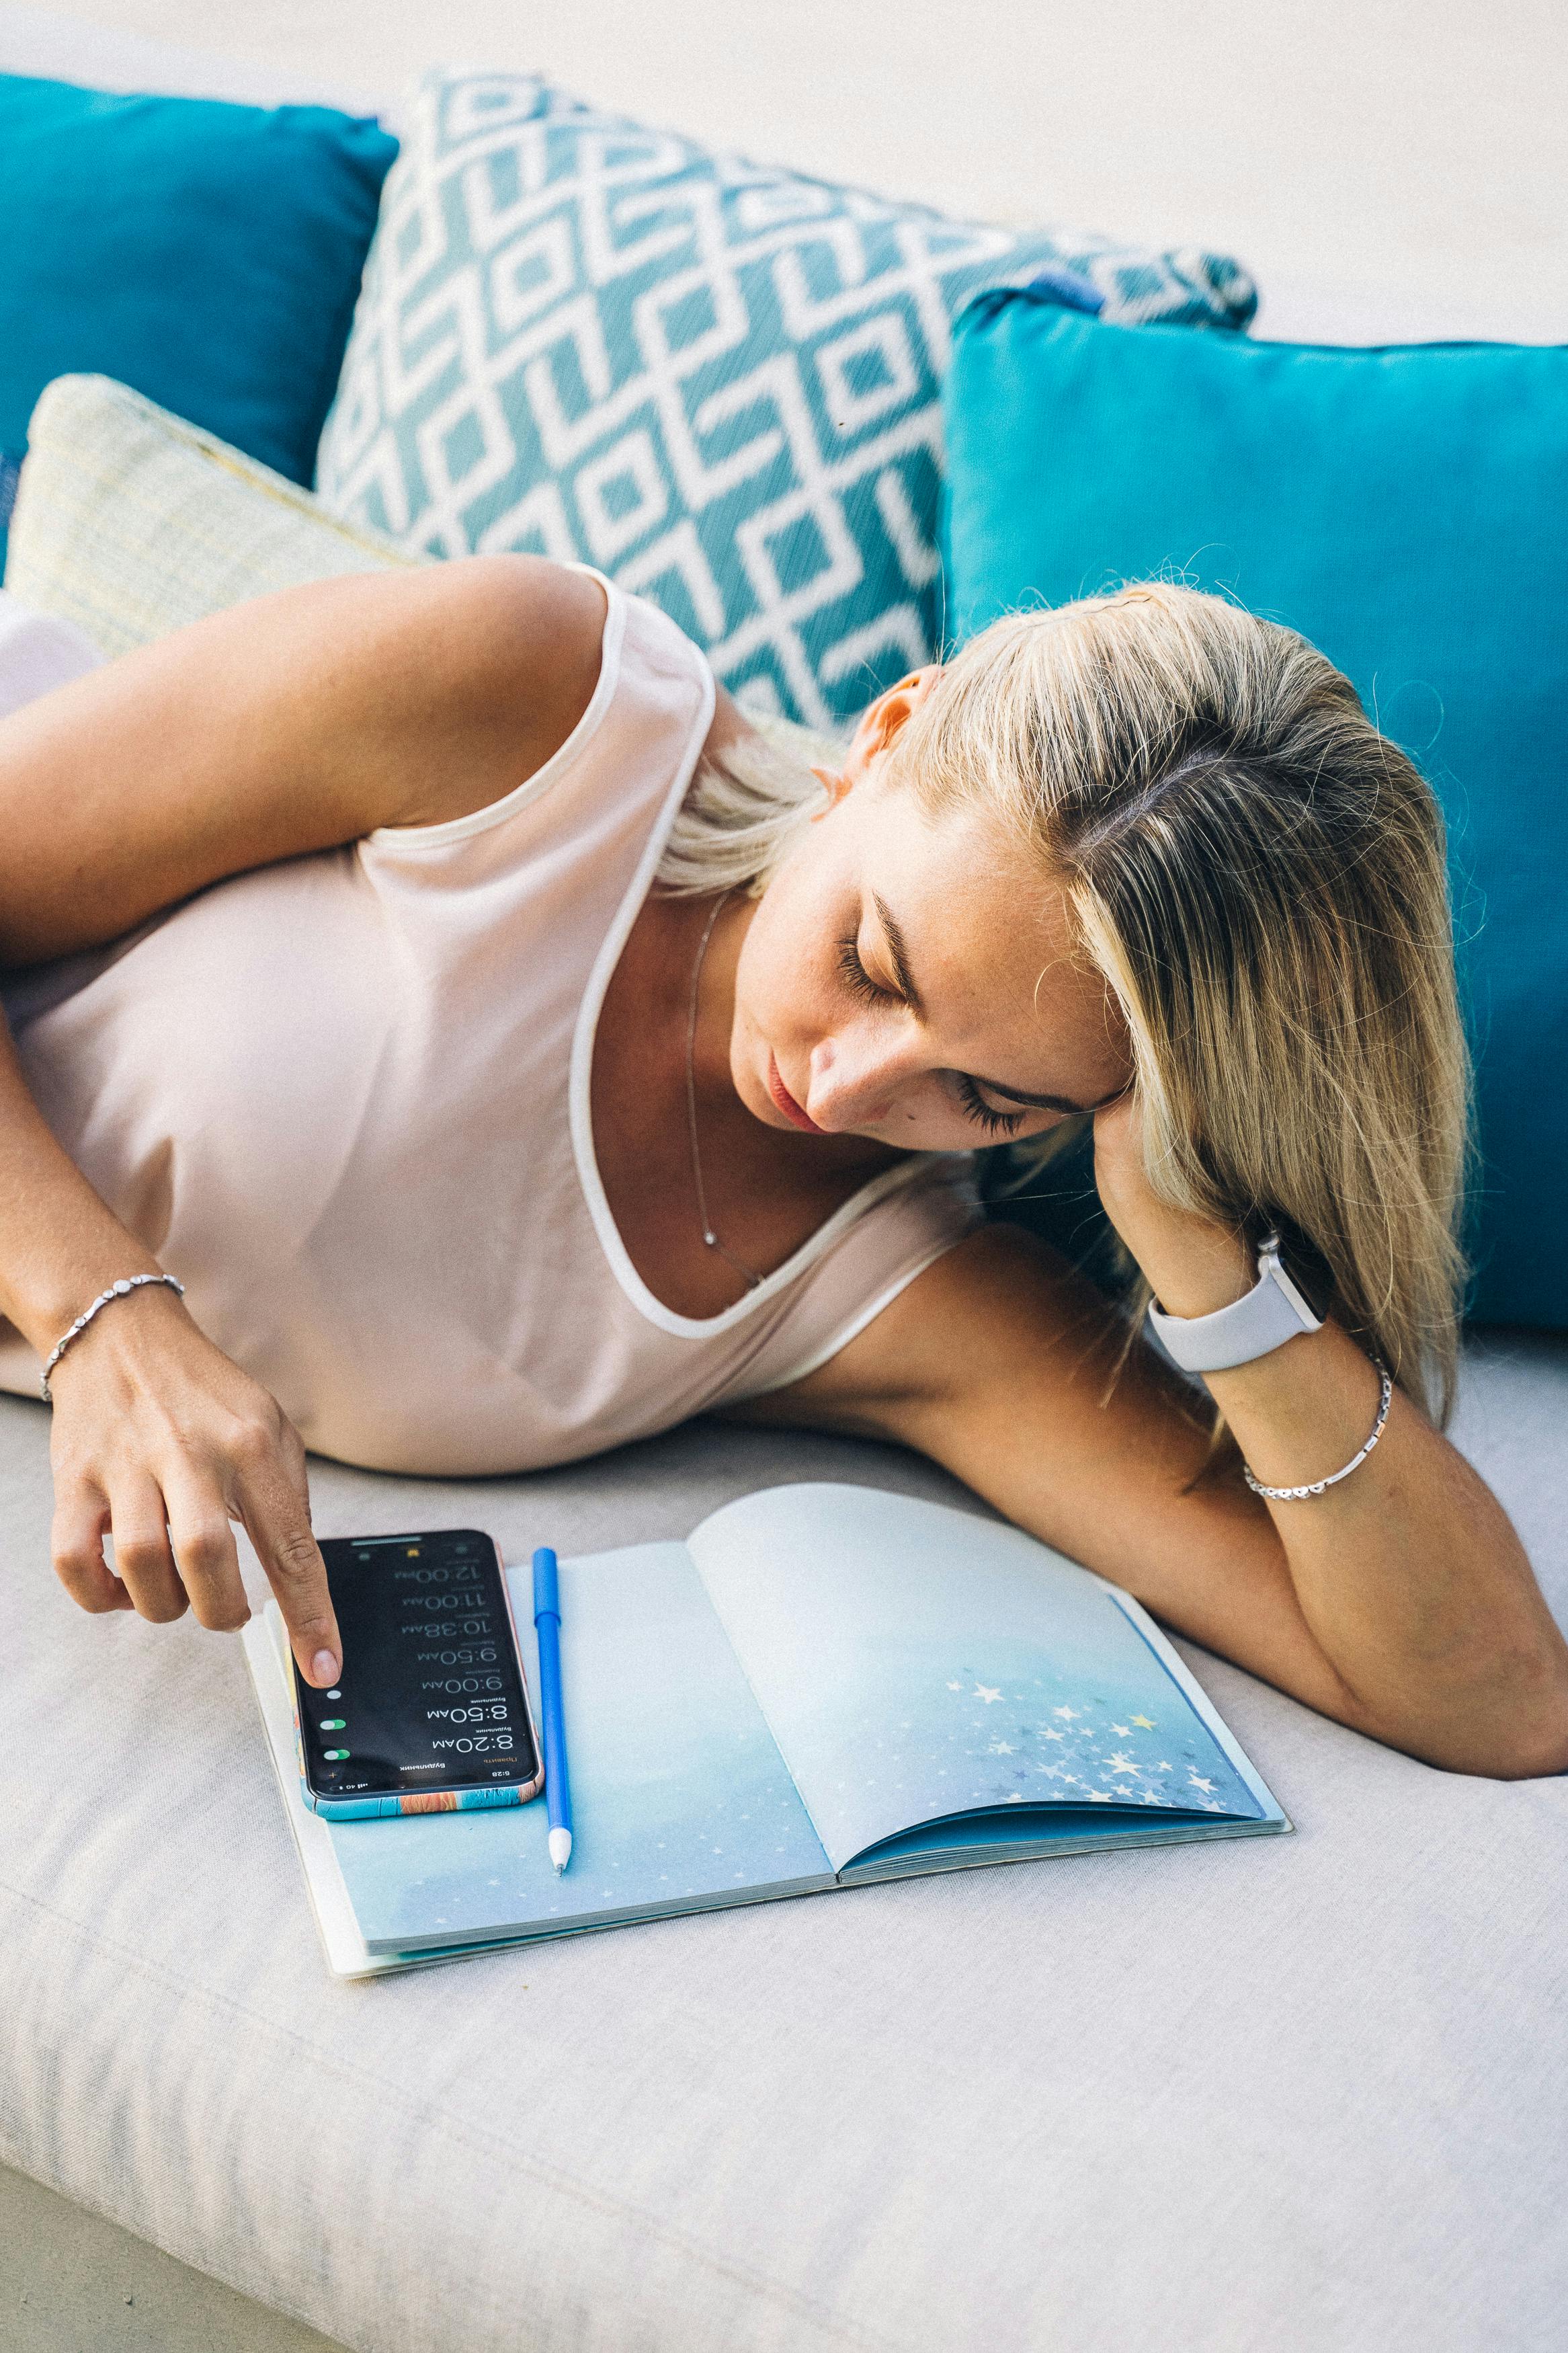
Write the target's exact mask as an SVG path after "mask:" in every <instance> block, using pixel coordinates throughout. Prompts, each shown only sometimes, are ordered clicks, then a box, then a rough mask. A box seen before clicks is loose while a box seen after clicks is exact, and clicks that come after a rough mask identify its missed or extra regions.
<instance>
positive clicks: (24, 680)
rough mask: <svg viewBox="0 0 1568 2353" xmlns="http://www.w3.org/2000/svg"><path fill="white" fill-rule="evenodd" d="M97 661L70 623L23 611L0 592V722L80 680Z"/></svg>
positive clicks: (92, 648)
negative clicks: (43, 697) (58, 689)
mask: <svg viewBox="0 0 1568 2353" xmlns="http://www.w3.org/2000/svg"><path fill="white" fill-rule="evenodd" d="M99 660H100V656H99V651H98V648H97V647H96V646H95V645H94V644H93V643H92V640H91V639H90V638H89V637H87V636H86V635H85V634H84V633H83V632H82V631H81V630H80V629H79V628H75V627H74V626H73V624H72V623H71V622H69V621H59V620H56V619H54V618H53V617H52V616H50V615H48V614H45V613H34V612H29V610H28V609H27V607H26V606H25V605H23V604H20V603H18V601H17V599H16V597H15V596H11V595H9V594H8V593H7V591H6V590H5V589H4V588H0V719H4V717H5V714H6V712H8V711H19V710H20V709H21V707H22V705H23V703H25V702H36V701H37V698H38V696H39V695H40V694H48V693H50V692H51V691H53V689H54V688H55V687H57V686H66V685H68V683H69V681H71V680H72V679H73V678H82V677H84V676H85V675H86V673H87V672H88V671H89V670H96V669H97V668H98V664H99Z"/></svg>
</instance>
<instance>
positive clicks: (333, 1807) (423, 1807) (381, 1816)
mask: <svg viewBox="0 0 1568 2353" xmlns="http://www.w3.org/2000/svg"><path fill="white" fill-rule="evenodd" d="M496 1565H497V1567H499V1568H500V1589H501V1599H502V1600H503V1601H504V1602H505V1604H506V1619H507V1624H508V1626H509V1627H510V1629H511V1647H512V1650H513V1651H514V1653H515V1655H516V1658H517V1680H518V1683H519V1686H520V1688H521V1692H522V1713H523V1717H524V1720H525V1722H526V1723H527V1725H528V1737H529V1745H530V1746H531V1748H532V1750H533V1753H534V1755H535V1757H537V1758H538V1759H539V1770H538V1772H537V1773H536V1774H535V1775H534V1777H533V1778H532V1780H531V1781H516V1782H512V1783H510V1785H508V1784H505V1783H503V1784H502V1785H501V1786H500V1787H499V1788H496V1787H492V1788H488V1789H405V1791H403V1793H402V1794H401V1795H400V1796H397V1795H388V1796H385V1797H380V1798H321V1797H318V1796H317V1794H316V1792H315V1790H314V1789H312V1788H311V1787H310V1782H309V1780H308V1779H307V1778H306V1774H305V1741H304V1736H303V1734H302V1733H301V1731H300V1687H299V1684H298V1683H297V1682H296V1680H295V1677H294V1674H293V1672H292V1668H291V1662H286V1663H288V1664H289V1665H290V1672H289V1692H290V1694H291V1695H292V1698H293V1703H294V1762H295V1764H296V1766H297V1767H298V1768H299V1774H300V1797H301V1798H302V1799H304V1802H305V1803H306V1805H307V1806H309V1807H310V1811H311V1812H312V1813H313V1814H320V1815H321V1816H322V1817H323V1819H324V1820H327V1821H331V1822H371V1821H384V1820H386V1819H387V1818H388V1817H389V1816H392V1815H395V1814H465V1813H474V1812H477V1811H479V1810H480V1809H481V1808H482V1809H485V1810H490V1811H493V1810H494V1809H495V1808H496V1807H497V1806H526V1805H528V1804H530V1803H531V1800H532V1799H535V1798H537V1797H538V1796H539V1794H540V1791H541V1790H542V1788H543V1787H544V1750H543V1748H542V1746H541V1745H540V1739H539V1727H538V1725H537V1724H536V1722H535V1720H534V1715H533V1696H532V1694H531V1692H530V1690H529V1688H528V1667H527V1663H526V1662H525V1661H524V1659H523V1655H522V1643H521V1641H520V1639H519V1636H518V1630H517V1614H516V1612H515V1611H514V1609H512V1606H511V1588H510V1585H509V1584H508V1583H507V1577H506V1564H505V1562H504V1561H503V1560H502V1559H501V1557H500V1550H499V1548H498V1550H497V1553H496Z"/></svg>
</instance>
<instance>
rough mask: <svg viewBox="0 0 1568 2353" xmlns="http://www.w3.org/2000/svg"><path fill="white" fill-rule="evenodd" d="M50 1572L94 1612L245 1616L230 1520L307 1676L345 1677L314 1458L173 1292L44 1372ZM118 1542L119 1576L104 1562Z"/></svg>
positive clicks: (117, 1306) (152, 1299) (216, 1623)
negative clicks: (310, 1472) (313, 1505)
mask: <svg viewBox="0 0 1568 2353" xmlns="http://www.w3.org/2000/svg"><path fill="white" fill-rule="evenodd" d="M50 1387H51V1389H52V1391H53V1395H54V1400H55V1407H54V1436H53V1450H52V1451H53V1461H54V1474H55V1521H54V1536H53V1552H54V1564H55V1569H56V1572H57V1574H58V1577H60V1580H61V1582H62V1583H63V1584H64V1586H65V1588H66V1589H67V1591H68V1593H70V1594H71V1595H72V1596H73V1598H74V1599H76V1600H77V1601H79V1603H80V1604H81V1607H82V1608H83V1609H90V1610H94V1611H100V1610H108V1609H137V1610H139V1611H140V1612H141V1614H142V1617H143V1618H150V1619H153V1620H155V1621H157V1622H158V1623H163V1622H166V1621H167V1620H171V1619H174V1618H180V1617H183V1616H184V1612H185V1610H186V1609H194V1610H195V1614H196V1617H197V1619H198V1620H199V1621H200V1623H201V1624H202V1625H204V1626H207V1627H211V1628H214V1629H215V1630H216V1629H233V1628H235V1627H238V1626H243V1625H244V1624H245V1622H246V1620H247V1618H248V1617H249V1615H250V1610H249V1607H248V1605H247V1601H246V1598H245V1588H244V1586H243V1584H242V1583H241V1580H240V1574H239V1561H238V1556H237V1552H236V1549H235V1541H234V1531H233V1528H232V1527H231V1525H230V1522H231V1521H237V1522H238V1523H239V1525H241V1526H242V1527H243V1528H244V1529H245V1531H246V1534H247V1535H248V1536H249V1538H250V1541H251V1543H252V1544H253V1545H254V1546H255V1547H256V1552H257V1556H258V1559H259V1560H260V1562H261V1565H262V1567H263V1568H264V1569H265V1570H266V1572H267V1576H268V1580H269V1582H270V1584H271V1587H272V1590H273V1592H274V1593H275V1594H276V1595H277V1598H278V1606H279V1609H281V1610H282V1612H283V1617H284V1620H285V1622H286V1623H287V1625H288V1628H289V1638H290V1641H292V1644H293V1649H294V1655H295V1657H296V1659H297V1660H298V1661H299V1662H300V1672H301V1673H302V1674H303V1675H304V1676H305V1678H306V1680H307V1681H308V1682H310V1683H314V1684H318V1685H321V1686H325V1685H327V1684H330V1683H333V1682H335V1681H336V1679H337V1675H338V1671H339V1665H340V1662H341V1659H342V1648H341V1644H340V1641H339V1636H338V1628H337V1620H336V1619H335V1618H334V1616H333V1613H332V1605H331V1598H330V1596H329V1594H328V1590H327V1573H326V1568H325V1567H324V1565H323V1563H322V1560H321V1553H320V1551H319V1550H318V1548H317V1545H316V1540H315V1537H314V1536H313V1535H311V1533H310V1494H309V1490H308V1488H307V1484H306V1478H305V1450H304V1448H303V1446H302V1445H301V1444H300V1438H299V1434H298V1432H297V1431H296V1430H295V1429H294V1427H293V1425H292V1423H291V1422H290V1421H289V1419H288V1417H287V1416H286V1415H285V1414H284V1412H283V1411H282V1409H281V1408H280V1407H279V1405H278V1403H277V1402H276V1400H275V1399H274V1398H271V1397H269V1396H268V1393H267V1391H266V1390H265V1389H264V1388H260V1387H259V1386H258V1383H257V1382H255V1381H253V1380H252V1379H251V1378H250V1377H249V1376H248V1375H247V1374H246V1373H242V1372H241V1371H240V1369H239V1367H238V1366H237V1365H234V1364H232V1363H231V1362H230V1361H229V1359H228V1358H227V1357H226V1356H224V1355H223V1354H222V1353H221V1351H220V1350H218V1349H217V1348H215V1347H214V1346H213V1345H212V1343H211V1341H210V1340H208V1339H206V1338H205V1335H203V1334H202V1333H201V1332H200V1331H199V1330H198V1329H197V1327H196V1325H195V1324H194V1323H193V1322H192V1320H191V1318H190V1316H189V1315H188V1314H186V1313H185V1310H184V1307H183V1306H182V1305H181V1304H180V1302H179V1300H178V1298H177V1297H176V1296H175V1294H174V1293H173V1292H172V1291H167V1290H162V1291H160V1290H152V1289H144V1290H142V1291H139V1292H138V1293H135V1295H134V1297H133V1298H132V1299H131V1300H127V1301H125V1302H122V1303H121V1302H117V1303H114V1304H113V1305H111V1306H110V1307H109V1308H108V1309H107V1310H105V1311H104V1312H103V1313H102V1314H100V1315H98V1316H96V1317H95V1318H94V1320H93V1322H92V1323H91V1324H89V1326H88V1328H87V1330H86V1331H85V1332H83V1333H82V1335H81V1336H80V1337H79V1339H78V1340H76V1341H74V1342H73V1343H72V1345H71V1346H70V1347H69V1348H68V1350H67V1352H66V1354H65V1355H64V1356H62V1357H61V1358H60V1361H59V1363H58V1365H57V1366H56V1367H55V1370H54V1372H53V1374H52V1375H51V1376H50ZM107 1535H112V1536H113V1539H114V1562H115V1570H117V1571H118V1574H115V1573H114V1571H111V1570H110V1567H109V1566H108V1564H107V1562H106V1560H105V1558H104V1551H103V1541H104V1538H105V1536H107Z"/></svg>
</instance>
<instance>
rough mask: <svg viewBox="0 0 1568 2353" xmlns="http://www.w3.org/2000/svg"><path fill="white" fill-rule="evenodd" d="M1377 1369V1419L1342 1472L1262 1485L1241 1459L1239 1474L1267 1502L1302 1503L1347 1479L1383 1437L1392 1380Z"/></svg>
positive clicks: (1380, 1369)
mask: <svg viewBox="0 0 1568 2353" xmlns="http://www.w3.org/2000/svg"><path fill="white" fill-rule="evenodd" d="M1373 1364H1374V1365H1376V1364H1377V1359H1376V1357H1375V1356H1374V1357H1373ZM1377 1369H1378V1372H1379V1373H1380V1374H1381V1375H1382V1377H1383V1393H1382V1395H1381V1396H1380V1397H1379V1398H1378V1401H1377V1419H1376V1420H1375V1421H1374V1422H1373V1426H1372V1436H1371V1437H1370V1438H1369V1439H1368V1440H1367V1441H1366V1444H1365V1445H1364V1446H1363V1448H1362V1450H1361V1452H1360V1453H1359V1454H1352V1456H1351V1459H1350V1461H1348V1462H1347V1463H1346V1464H1345V1467H1344V1469H1343V1470H1342V1471H1331V1472H1330V1473H1329V1475H1328V1477H1327V1478H1326V1479H1313V1480H1311V1481H1310V1482H1309V1483H1308V1484H1307V1485H1306V1486H1305V1487H1266V1486H1265V1485H1264V1483H1263V1482H1262V1480H1261V1479H1255V1478H1254V1477H1253V1475H1252V1473H1251V1472H1250V1471H1249V1470H1248V1468H1247V1464H1246V1463H1245V1462H1244V1463H1243V1464H1242V1466H1241V1475H1242V1477H1243V1478H1244V1479H1245V1480H1246V1482H1247V1485H1248V1486H1249V1487H1250V1488H1251V1490H1252V1492H1253V1493H1254V1494H1255V1495H1266V1496H1267V1497H1268V1501H1269V1502H1270V1503H1271V1504H1304V1503H1305V1502H1306V1500H1307V1498H1308V1496H1309V1495H1321V1493H1322V1492H1323V1490H1324V1488H1325V1487H1337V1486H1338V1485H1339V1483H1340V1481H1341V1480H1342V1479H1348V1478H1349V1477H1350V1475H1351V1472H1352V1471H1359V1470H1360V1469H1361V1466H1362V1464H1363V1462H1364V1461H1366V1458H1367V1456H1368V1455H1369V1454H1370V1453H1371V1452H1372V1450H1373V1447H1374V1446H1375V1445H1376V1444H1377V1441H1378V1440H1379V1439H1380V1438H1381V1437H1382V1436H1383V1425H1384V1422H1385V1421H1386V1420H1387V1419H1388V1409H1389V1406H1390V1405H1391V1403H1392V1402H1393V1398H1394V1383H1393V1381H1392V1380H1391V1379H1390V1378H1389V1375H1388V1369H1387V1367H1386V1366H1384V1365H1377Z"/></svg>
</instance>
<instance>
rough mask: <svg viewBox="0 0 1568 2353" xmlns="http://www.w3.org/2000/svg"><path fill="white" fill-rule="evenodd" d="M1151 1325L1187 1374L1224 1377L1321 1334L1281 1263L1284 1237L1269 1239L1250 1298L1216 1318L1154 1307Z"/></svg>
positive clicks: (1261, 1253)
mask: <svg viewBox="0 0 1568 2353" xmlns="http://www.w3.org/2000/svg"><path fill="white" fill-rule="evenodd" d="M1149 1322H1150V1324H1151V1325H1152V1328H1153V1330H1154V1333H1155V1334H1156V1335H1157V1337H1158V1338H1159V1340H1160V1342H1161V1345H1163V1347H1164V1348H1165V1349H1166V1351H1167V1352H1168V1353H1169V1355H1170V1356H1173V1358H1174V1359H1175V1361H1176V1363H1177V1364H1178V1365H1180V1366H1181V1368H1182V1370H1183V1372H1184V1373H1224V1372H1228V1371H1229V1369H1230V1367H1231V1366H1233V1365H1249V1364H1251V1362H1252V1360H1253V1358H1254V1357H1255V1356H1269V1355H1271V1354H1272V1353H1273V1351H1274V1350H1275V1349H1276V1348H1282V1347H1283V1346H1284V1345H1285V1343H1286V1341H1287V1340H1293V1339H1295V1337H1296V1335H1297V1334H1298V1333H1300V1332H1318V1331H1321V1329H1322V1323H1323V1319H1322V1317H1321V1315H1315V1314H1313V1312H1312V1309H1311V1307H1310V1304H1309V1303H1308V1302H1307V1301H1306V1300H1305V1299H1303V1298H1302V1296H1301V1293H1300V1292H1299V1291H1298V1290H1297V1288H1296V1286H1295V1284H1294V1283H1293V1282H1291V1280H1290V1278H1289V1275H1288V1274H1287V1273H1286V1271H1285V1269H1284V1268H1283V1266H1282V1265H1281V1264H1280V1262H1279V1235H1278V1234H1265V1235H1264V1237H1263V1245H1262V1248H1261V1249H1260V1250H1259V1251H1258V1281H1257V1282H1255V1283H1254V1285H1253V1287H1252V1289H1251V1290H1250V1291H1249V1292H1248V1293H1247V1296H1246V1297H1245V1298H1244V1299H1238V1300H1237V1301H1236V1302H1235V1303H1233V1304H1232V1305H1231V1306H1229V1307H1218V1308H1216V1309H1215V1312H1214V1314H1212V1315H1167V1314H1165V1313H1164V1311H1163V1308H1161V1307H1160V1306H1159V1305H1158V1304H1157V1303H1153V1302H1151V1303H1150V1308H1149Z"/></svg>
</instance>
